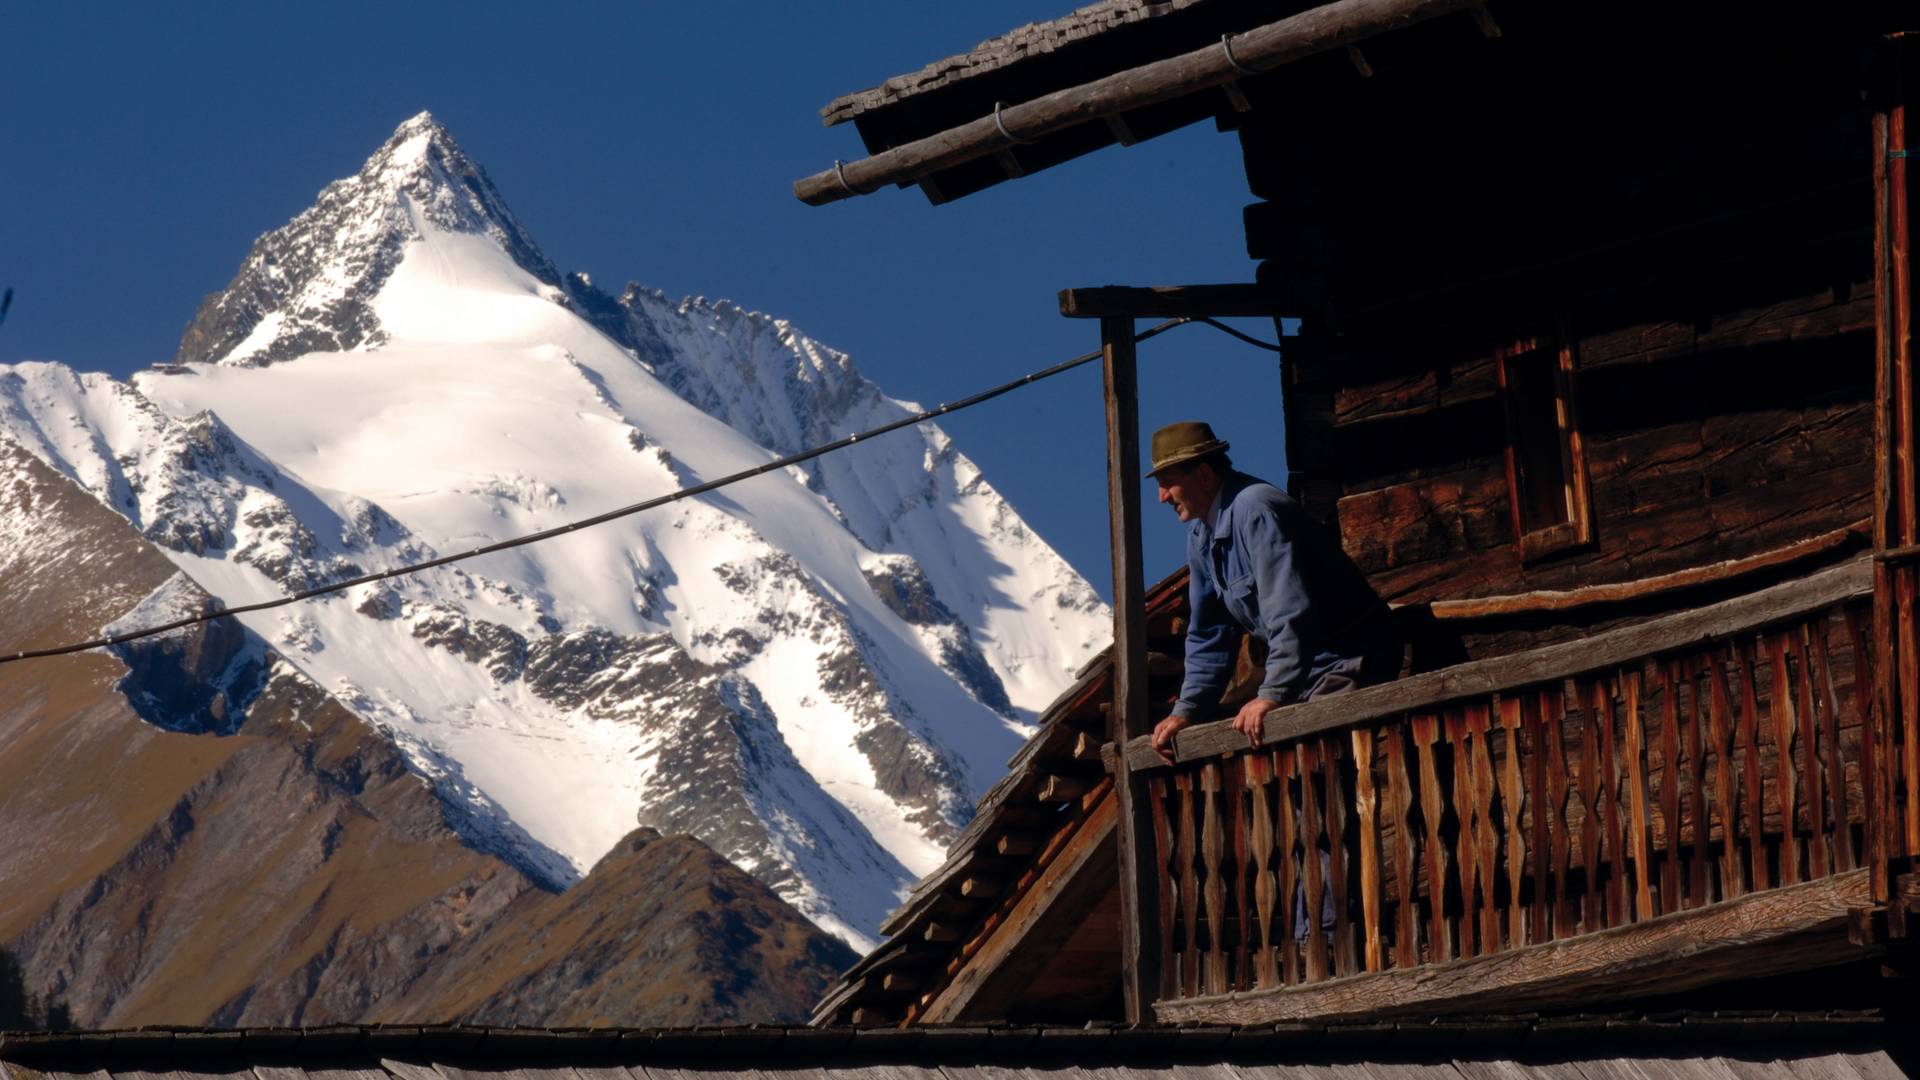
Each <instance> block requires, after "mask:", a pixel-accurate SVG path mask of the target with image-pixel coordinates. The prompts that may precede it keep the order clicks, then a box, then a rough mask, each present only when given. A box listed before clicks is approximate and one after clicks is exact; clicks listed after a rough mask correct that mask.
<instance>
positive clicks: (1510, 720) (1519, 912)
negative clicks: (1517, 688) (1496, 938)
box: [1499, 691, 1539, 949]
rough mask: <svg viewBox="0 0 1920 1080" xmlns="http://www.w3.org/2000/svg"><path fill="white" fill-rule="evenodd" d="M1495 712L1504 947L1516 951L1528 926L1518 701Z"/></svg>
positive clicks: (1502, 703)
mask: <svg viewBox="0 0 1920 1080" xmlns="http://www.w3.org/2000/svg"><path fill="white" fill-rule="evenodd" d="M1521 693H1523V694H1524V693H1525V691H1521ZM1499 708H1500V728H1501V730H1502V731H1504V732H1505V733H1506V735H1505V743H1506V756H1505V757H1504V758H1502V759H1501V762H1500V765H1501V768H1500V810H1501V818H1502V820H1503V821H1504V822H1505V825H1506V832H1507V848H1506V857H1507V946H1508V947H1509V948H1514V949H1517V948H1519V947H1520V946H1522V945H1525V944H1526V943H1527V922H1528V919H1527V905H1526V904H1525V903H1524V902H1522V900H1521V895H1522V889H1523V888H1524V885H1525V881H1526V869H1527V838H1526V833H1525V832H1523V831H1522V830H1521V828H1520V813H1521V811H1522V810H1523V809H1524V808H1525V807H1526V799H1525V797H1524V796H1523V794H1522V791H1521V787H1520V698H1518V697H1514V696H1512V695H1508V696H1505V697H1502V698H1501V699H1500V704H1499ZM1534 812H1535V813H1536V814H1537V813H1538V812H1539V808H1538V807H1535V808H1534ZM1536 891H1537V890H1536ZM1536 940H1538V938H1536Z"/></svg>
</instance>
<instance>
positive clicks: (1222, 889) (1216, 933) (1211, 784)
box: [1200, 761, 1228, 994]
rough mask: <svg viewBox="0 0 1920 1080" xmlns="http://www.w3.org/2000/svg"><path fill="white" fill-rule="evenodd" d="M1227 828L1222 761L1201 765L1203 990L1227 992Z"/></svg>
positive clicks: (1214, 992) (1205, 991)
mask: <svg viewBox="0 0 1920 1080" xmlns="http://www.w3.org/2000/svg"><path fill="white" fill-rule="evenodd" d="M1226 849H1227V844H1226V830H1225V829H1223V828H1222V827H1221V824H1220V765H1219V762H1218V761H1209V762H1207V763H1206V764H1204V765H1202V766H1200V868H1201V870H1202V871H1203V872H1204V873H1205V874H1206V883H1205V884H1204V885H1202V886H1201V892H1200V897H1201V901H1202V903H1203V904H1204V905H1205V907H1206V913H1207V937H1206V954H1205V957H1204V959H1203V961H1202V969H1201V970H1202V975H1203V982H1202V984H1201V990H1200V992H1201V993H1203V994H1220V993H1225V992H1226V990H1227V989H1228V986H1227V950H1226V948H1225V941H1224V939H1225V937H1226V931H1227V881H1226V873H1225V867H1224V866H1223V865H1222V864H1223V863H1224V862H1225V861H1226V859H1225V856H1226Z"/></svg>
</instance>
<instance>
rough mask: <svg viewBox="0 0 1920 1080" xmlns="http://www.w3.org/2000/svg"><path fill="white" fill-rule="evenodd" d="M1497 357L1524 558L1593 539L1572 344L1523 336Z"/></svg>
mask: <svg viewBox="0 0 1920 1080" xmlns="http://www.w3.org/2000/svg"><path fill="white" fill-rule="evenodd" d="M1495 359H1496V360H1497V361H1498V375H1499V381H1500V397H1501V400H1502V401H1503V402H1504V404H1505V407H1506V414H1507V452H1506V456H1507V494H1508V500H1509V502H1510V504H1511V508H1512V512H1513V535H1514V539H1515V541H1516V542H1517V543H1518V544H1519V545H1520V557H1521V559H1522V561H1526V562H1531V561H1533V560H1536V559H1542V558H1545V557H1546V556H1549V555H1554V554H1558V553H1559V552H1562V551H1568V550H1571V549H1574V548H1579V547H1583V546H1585V545H1587V544H1590V543H1592V542H1593V515H1592V512H1591V510H1590V509H1589V502H1588V498H1587V461H1586V454H1585V452H1584V451H1583V450H1582V447H1581V439H1580V425H1579V413H1578V410H1576V409H1575V408H1574V398H1573V347H1572V346H1571V345H1569V344H1565V343H1563V342H1559V341H1546V340H1528V341H1521V342H1518V343H1516V344H1514V345H1512V346H1510V347H1508V348H1506V349H1502V350H1500V352H1499V353H1497V354H1496V357H1495Z"/></svg>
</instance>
